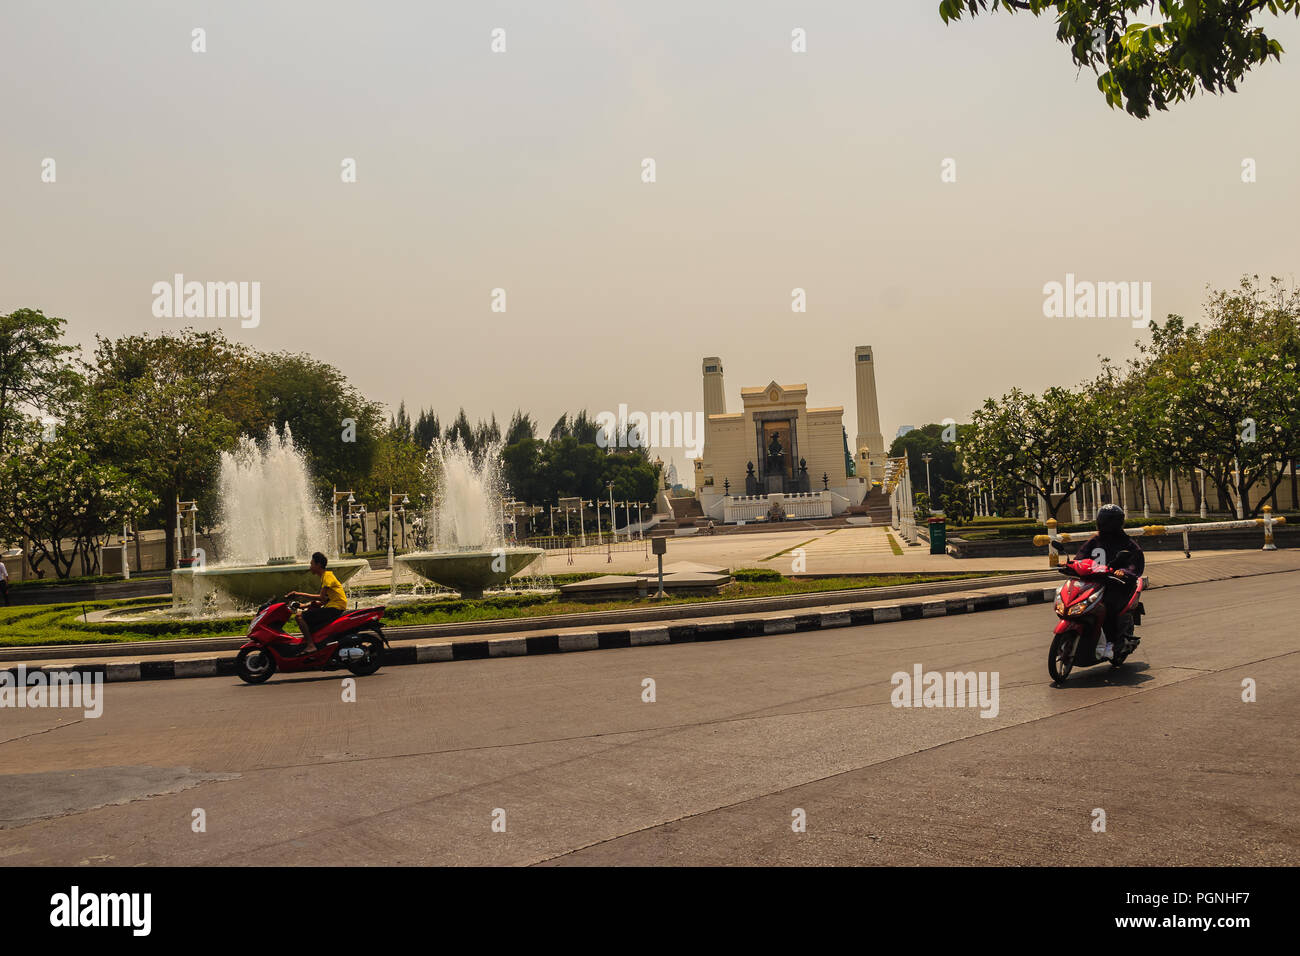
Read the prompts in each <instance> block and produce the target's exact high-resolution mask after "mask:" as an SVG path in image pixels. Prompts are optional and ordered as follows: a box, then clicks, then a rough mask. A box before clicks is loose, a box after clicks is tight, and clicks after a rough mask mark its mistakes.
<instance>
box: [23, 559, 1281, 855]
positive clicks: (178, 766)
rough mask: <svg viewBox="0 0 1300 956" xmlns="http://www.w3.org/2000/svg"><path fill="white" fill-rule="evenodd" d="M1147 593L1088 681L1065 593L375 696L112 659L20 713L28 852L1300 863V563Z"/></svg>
mask: <svg viewBox="0 0 1300 956" xmlns="http://www.w3.org/2000/svg"><path fill="white" fill-rule="evenodd" d="M1146 603H1147V607H1148V610H1149V612H1150V616H1149V617H1148V619H1147V623H1146V625H1145V626H1144V627H1143V629H1142V633H1143V638H1144V641H1143V644H1142V647H1141V648H1140V650H1139V651H1138V653H1137V654H1136V655H1135V657H1134V659H1133V662H1132V663H1131V664H1130V666H1129V667H1128V668H1127V669H1126V670H1125V671H1122V672H1115V673H1111V672H1109V670H1108V669H1102V668H1096V669H1092V670H1087V671H1082V672H1076V674H1075V675H1074V676H1073V677H1072V678H1071V681H1070V684H1069V686H1067V687H1065V688H1053V687H1052V686H1050V684H1049V683H1048V680H1047V676H1046V669H1045V661H1046V647H1047V635H1048V633H1049V631H1050V627H1051V624H1052V620H1053V618H1052V614H1051V610H1050V608H1047V607H1043V606H1037V607H1026V608H1018V609H1013V610H1007V611H997V612H987V613H984V614H978V615H971V616H969V617H962V618H952V619H943V618H937V619H930V620H921V621H909V622H900V623H896V624H881V625H874V626H871V627H864V628H845V629H838V630H833V631H826V632H812V633H805V634H799V635H786V636H773V637H769V638H749V639H745V640H741V641H732V642H726V641H723V642H716V643H701V644H682V645H671V646H658V647H645V648H629V649H626V650H611V651H599V652H595V653H590V654H565V655H556V656H553V657H532V658H518V659H498V660H487V661H474V662H465V663H458V664H447V665H436V666H424V667H404V668H392V669H390V670H386V671H382V672H381V673H380V674H378V675H376V676H374V677H371V678H366V679H362V680H360V681H358V682H357V696H358V699H357V701H356V702H355V703H344V702H343V701H342V699H341V697H342V695H341V680H340V678H339V677H337V676H333V675H331V676H329V677H321V676H317V677H305V678H298V679H284V678H276V679H275V680H273V681H272V682H271V683H270V684H267V685H265V686H262V687H245V686H243V685H241V684H239V683H238V682H237V681H234V680H226V679H207V680H186V681H159V682H146V683H140V684H117V685H110V686H108V687H107V688H106V690H105V693H106V694H107V698H106V701H105V710H104V715H103V717H101V718H99V719H81V720H77V717H78V716H79V714H77V715H73V714H71V713H70V712H68V711H55V710H8V709H6V710H0V767H3V769H4V773H3V774H0V863H6V864H29V863H62V864H78V863H86V864H95V863H111V864H118V865H133V864H159V863H170V864H183V865H193V864H216V863H220V864H243V863H320V864H360V863H398V864H521V863H552V864H607V863H623V864H628V863H797V864H809V863H811V864H821V863H871V864H877V863H879V864H912V863H940V864H943V863H956V864H963V863H1043V864H1053V863H1134V864H1163V863H1172V864H1184V863H1202V864H1236V863H1267V864H1283V863H1285V864H1291V865H1294V864H1296V863H1297V862H1300V829H1298V827H1297V820H1300V813H1298V812H1297V811H1298V810H1300V797H1298V796H1297V794H1298V793H1300V788H1298V787H1297V768H1298V767H1300V742H1298V741H1297V738H1296V734H1295V732H1294V731H1295V727H1296V725H1297V718H1298V717H1300V653H1298V652H1297V640H1296V638H1297V626H1296V621H1297V619H1300V572H1287V573H1278V574H1270V575H1265V576H1261V577H1253V578H1244V579H1237V580H1231V581H1216V582H1211V583H1205V584H1194V585H1185V586H1181V587H1171V588H1164V589H1160V590H1157V591H1155V592H1153V593H1152V594H1151V595H1150V597H1148V598H1147V602H1146ZM916 664H920V665H922V667H923V668H924V669H925V670H927V671H928V670H936V671H950V670H962V671H968V670H976V671H989V672H993V671H996V672H997V673H998V674H999V689H1000V696H999V710H998V713H997V716H996V717H993V718H982V717H980V716H979V711H978V710H977V709H972V708H947V709H905V708H895V707H892V706H891V705H890V703H889V698H890V692H891V690H892V687H891V685H890V675H891V674H893V673H894V672H896V671H911V670H912V669H913V666H914V665H916ZM645 678H653V679H654V681H655V684H656V688H655V689H656V698H657V699H656V701H655V702H654V703H645V702H643V701H642V681H643V679H645ZM1244 678H1252V679H1254V680H1255V681H1256V682H1257V687H1258V691H1257V693H1258V702H1256V703H1243V702H1242V700H1241V693H1242V690H1241V687H1242V681H1243V679H1244ZM198 808H201V809H202V810H203V811H204V812H205V815H206V832H203V833H195V832H193V830H192V827H191V821H192V819H193V812H194V811H195V809H198ZM796 808H801V809H803V810H804V811H805V812H806V817H807V832H805V833H795V832H793V831H792V830H791V826H790V824H791V820H792V816H791V814H792V811H794V810H795V809H796ZM1095 808H1101V809H1103V810H1105V811H1106V814H1107V818H1106V832H1104V833H1095V832H1093V830H1092V824H1093V811H1094V809H1095ZM497 809H501V810H504V811H505V832H504V833H496V832H493V830H492V822H493V812H494V810H497Z"/></svg>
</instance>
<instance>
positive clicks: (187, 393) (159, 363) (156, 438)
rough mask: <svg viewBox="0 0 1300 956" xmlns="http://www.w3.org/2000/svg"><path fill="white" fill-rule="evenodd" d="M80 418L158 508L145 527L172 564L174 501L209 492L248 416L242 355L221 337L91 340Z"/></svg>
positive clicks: (99, 450) (102, 454) (102, 456)
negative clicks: (155, 532) (156, 531)
mask: <svg viewBox="0 0 1300 956" xmlns="http://www.w3.org/2000/svg"><path fill="white" fill-rule="evenodd" d="M97 342H98V345H97V347H96V349H95V360H94V362H93V363H92V364H91V365H90V366H88V367H87V373H88V375H89V387H88V389H87V391H86V393H85V402H84V404H83V406H82V407H81V409H80V411H79V413H78V417H79V418H80V419H81V423H82V427H83V430H82V433H83V434H86V435H88V436H91V437H92V438H93V440H94V442H95V444H96V454H97V456H98V457H99V460H102V461H108V462H111V463H113V464H115V465H117V466H118V467H119V468H120V469H121V470H122V471H123V472H125V473H126V474H127V475H129V476H130V477H133V478H135V479H137V480H138V481H139V482H140V484H141V485H142V486H143V487H144V488H146V489H147V490H148V492H149V494H150V495H151V496H152V498H153V499H154V500H155V501H156V502H157V508H156V510H155V511H154V512H153V515H152V517H153V519H154V520H155V521H161V523H162V527H163V530H164V533H165V535H166V557H167V563H168V565H169V566H172V567H174V566H175V559H176V541H175V513H174V502H175V501H176V499H177V498H190V497H197V496H199V495H201V494H203V493H204V492H205V491H206V490H207V489H208V488H209V486H210V485H211V484H212V482H213V480H214V477H215V473H216V469H217V464H218V460H219V456H220V453H221V452H222V451H223V450H226V449H228V448H230V447H232V445H233V444H234V441H235V438H236V436H237V434H238V432H239V426H240V423H241V422H245V421H247V420H248V417H249V411H248V409H249V401H250V398H251V396H252V391H251V388H250V383H251V377H250V376H249V374H248V370H249V353H248V351H247V350H246V349H244V348H243V347H241V346H238V345H235V344H233V343H231V342H229V341H228V340H227V339H226V338H225V337H224V336H223V335H222V334H221V333H220V332H215V331H208V332H195V331H194V330H192V329H185V330H183V331H180V332H174V333H164V334H160V335H150V334H147V333H146V334H143V335H128V336H123V337H122V338H119V339H112V340H110V339H105V338H102V337H99V338H97Z"/></svg>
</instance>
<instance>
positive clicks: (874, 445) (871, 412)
mask: <svg viewBox="0 0 1300 956" xmlns="http://www.w3.org/2000/svg"><path fill="white" fill-rule="evenodd" d="M853 367H854V375H855V378H856V380H857V389H858V440H857V450H858V455H857V464H858V474H859V475H863V476H864V477H866V476H869V477H870V478H871V480H873V481H879V480H881V479H882V478H883V477H884V474H885V436H884V435H882V434H881V433H880V403H879V401H877V399H876V360H875V356H874V355H873V354H872V351H871V346H870V345H859V346H858V347H857V348H855V349H854V350H853ZM864 464H865V465H867V467H866V468H865V469H864V468H863V465H864Z"/></svg>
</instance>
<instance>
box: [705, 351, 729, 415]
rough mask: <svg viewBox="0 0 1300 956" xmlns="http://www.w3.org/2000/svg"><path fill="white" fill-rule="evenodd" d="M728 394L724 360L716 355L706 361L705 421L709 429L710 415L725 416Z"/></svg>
mask: <svg viewBox="0 0 1300 956" xmlns="http://www.w3.org/2000/svg"><path fill="white" fill-rule="evenodd" d="M726 412H727V392H726V390H725V389H724V388H723V385H722V359H720V358H718V357H717V356H716V355H712V356H709V357H708V358H706V359H705V360H704V421H705V428H707V427H708V421H709V416H710V415H725V414H726Z"/></svg>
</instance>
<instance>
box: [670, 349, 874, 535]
mask: <svg viewBox="0 0 1300 956" xmlns="http://www.w3.org/2000/svg"><path fill="white" fill-rule="evenodd" d="M862 354H865V355H866V356H867V358H866V359H865V360H862V359H860V358H859V356H860V355H862ZM854 361H855V364H857V372H856V382H857V391H858V402H857V405H858V407H857V428H858V433H857V439H856V443H855V445H853V446H850V447H851V448H854V449H856V450H855V451H854V452H852V457H853V459H854V462H855V464H854V469H853V470H854V471H855V472H856V474H853V475H850V474H848V473H847V469H846V465H847V462H846V460H845V446H846V432H845V428H844V407H843V406H842V405H830V406H819V407H809V405H808V386H807V385H806V384H804V383H793V384H791V383H787V384H782V383H780V382H777V381H775V380H774V381H771V382H768V383H767V384H766V385H764V386H761V387H752V388H742V389H741V390H740V410H739V411H735V412H728V411H727V399H726V388H725V385H724V379H723V368H722V360H721V359H720V358H719V357H717V356H709V357H707V358H705V359H704V360H703V363H702V373H703V380H704V381H703V385H704V448H703V451H702V453H701V455H700V457H699V458H697V459H696V460H695V494H696V497H697V498H698V499H699V501H700V504H701V506H702V508H703V509H704V512H705V514H707V515H708V516H709V517H710V518H713V519H714V520H718V521H725V522H740V521H757V520H762V519H763V518H765V517H766V516H767V515H768V514H769V512H770V511H771V509H772V506H773V505H774V504H779V505H780V508H781V510H782V511H783V512H784V513H785V514H786V516H787V517H790V518H815V517H829V516H832V515H838V514H841V513H842V512H843V511H845V510H846V509H847V508H849V507H852V506H853V505H857V504H861V503H862V499H863V498H864V497H865V496H866V494H867V492H868V491H869V490H870V487H871V478H872V477H874V478H875V479H876V480H879V475H880V473H881V471H878V470H877V469H883V465H884V455H885V449H884V439H883V438H882V436H881V431H880V414H879V410H878V405H877V402H876V379H875V368H874V365H872V364H871V363H872V362H873V361H874V356H873V355H872V353H871V348H870V346H859V347H858V348H857V349H856V350H855V353H854ZM863 366H865V368H864V367H863Z"/></svg>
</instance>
